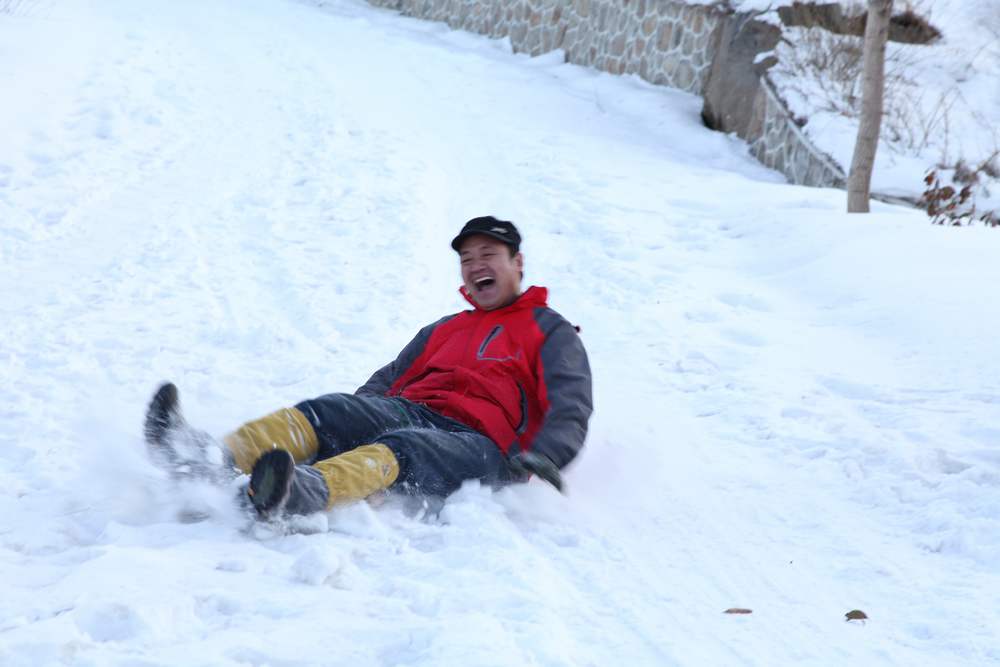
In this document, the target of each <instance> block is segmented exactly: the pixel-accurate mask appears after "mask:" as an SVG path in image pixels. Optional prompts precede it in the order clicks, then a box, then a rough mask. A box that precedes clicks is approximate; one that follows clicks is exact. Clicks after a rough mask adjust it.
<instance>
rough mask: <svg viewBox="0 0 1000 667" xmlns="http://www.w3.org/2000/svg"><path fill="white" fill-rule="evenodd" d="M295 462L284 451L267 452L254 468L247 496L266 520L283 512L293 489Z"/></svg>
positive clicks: (273, 450)
mask: <svg viewBox="0 0 1000 667" xmlns="http://www.w3.org/2000/svg"><path fill="white" fill-rule="evenodd" d="M294 470H295V461H294V459H292V455H291V454H289V453H288V452H286V451H285V450H283V449H272V450H271V451H269V452H265V453H264V454H263V455H262V456H261V457H260V458H259V459H257V462H256V463H255V464H254V466H253V472H251V473H250V486H248V487H247V495H248V496H250V502H251V503H252V504H253V506H254V509H255V510H257V514H259V515H260V516H262V517H264V518H268V517H271V516H273V515H275V514H278V513H279V512H281V510H282V508H283V507H284V506H285V503H286V502H287V501H288V496H289V494H290V491H291V487H292V477H293V474H294Z"/></svg>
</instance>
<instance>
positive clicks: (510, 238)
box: [451, 215, 521, 252]
mask: <svg viewBox="0 0 1000 667" xmlns="http://www.w3.org/2000/svg"><path fill="white" fill-rule="evenodd" d="M474 234H482V235H483V236H490V237H492V238H495V239H496V240H498V241H503V242H504V243H506V244H507V245H509V246H510V247H511V250H513V251H514V252H517V251H518V250H520V249H521V234H520V233H518V231H517V227H515V226H514V223H513V222H508V221H507V220H497V219H496V218H494V217H493V216H492V215H485V216H483V217H481V218H473V219H472V220H469V221H468V222H467V223H465V227H462V231H460V232H459V233H458V236H456V237H455V238H454V240H452V242H451V247H452V248H454V249H455V252H458V248H459V246H461V245H462V241H464V240H465V239H467V238H469V237H470V236H472V235H474Z"/></svg>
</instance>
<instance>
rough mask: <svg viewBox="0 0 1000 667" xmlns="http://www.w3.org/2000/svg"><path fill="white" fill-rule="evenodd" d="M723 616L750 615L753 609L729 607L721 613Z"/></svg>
mask: <svg viewBox="0 0 1000 667" xmlns="http://www.w3.org/2000/svg"><path fill="white" fill-rule="evenodd" d="M722 613H723V614H752V613H753V609H742V608H741V607H730V608H729V609H727V610H725V611H724V612H722Z"/></svg>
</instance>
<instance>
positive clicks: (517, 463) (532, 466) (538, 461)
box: [508, 452, 563, 493]
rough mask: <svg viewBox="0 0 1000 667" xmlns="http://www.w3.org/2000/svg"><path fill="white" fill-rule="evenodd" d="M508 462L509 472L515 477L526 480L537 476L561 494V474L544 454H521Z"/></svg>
mask: <svg viewBox="0 0 1000 667" xmlns="http://www.w3.org/2000/svg"><path fill="white" fill-rule="evenodd" d="M508 460H509V462H510V469H511V472H513V473H514V475H515V476H517V477H522V478H524V479H527V478H528V476H529V475H538V477H539V478H540V479H543V480H545V481H546V482H548V483H549V484H551V485H552V486H554V487H556V490H557V491H559V492H560V493H562V490H563V483H562V473H560V472H559V468H557V467H556V464H555V463H553V462H552V461H551V460H550V459H549V457H547V456H545V455H544V454H536V453H535V452H523V453H521V454H515V455H514V456H512V457H510V459H508Z"/></svg>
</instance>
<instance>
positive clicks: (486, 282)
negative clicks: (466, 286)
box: [472, 276, 496, 290]
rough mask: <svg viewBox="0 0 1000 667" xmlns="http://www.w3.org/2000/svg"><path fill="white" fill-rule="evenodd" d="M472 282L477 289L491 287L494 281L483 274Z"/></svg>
mask: <svg viewBox="0 0 1000 667" xmlns="http://www.w3.org/2000/svg"><path fill="white" fill-rule="evenodd" d="M472 284H473V285H474V286H475V288H476V289H477V290H483V289H487V288H489V287H492V286H493V285H494V284H496V281H495V280H493V278H490V277H489V276H484V277H482V278H479V279H477V280H475V281H474V282H473V283H472Z"/></svg>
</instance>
